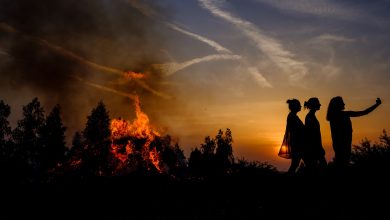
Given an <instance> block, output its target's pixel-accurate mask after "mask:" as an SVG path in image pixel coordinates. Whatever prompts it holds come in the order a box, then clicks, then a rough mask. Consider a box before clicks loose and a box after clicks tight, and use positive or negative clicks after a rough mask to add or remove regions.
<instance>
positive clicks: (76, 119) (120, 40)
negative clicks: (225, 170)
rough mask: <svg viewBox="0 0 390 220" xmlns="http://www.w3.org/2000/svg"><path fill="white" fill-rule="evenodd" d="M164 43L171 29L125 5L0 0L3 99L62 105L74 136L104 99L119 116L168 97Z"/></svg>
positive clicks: (102, 1)
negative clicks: (136, 102) (135, 103)
mask: <svg viewBox="0 0 390 220" xmlns="http://www.w3.org/2000/svg"><path fill="white" fill-rule="evenodd" d="M142 2H143V3H145V4H147V5H148V6H149V7H152V8H153V9H154V10H155V11H159V12H161V11H162V10H161V9H160V8H159V7H158V6H157V5H155V4H152V2H154V1H142ZM161 13H163V12H161ZM163 45H164V30H162V29H161V28H160V27H159V26H158V25H157V24H156V21H155V20H153V19H151V18H148V17H147V16H145V15H143V14H142V13H140V12H139V10H137V9H135V8H133V7H131V5H129V4H128V3H126V1H105V0H56V1H52V0H41V1H30V0H18V1H14V0H0V76H1V80H0V94H1V95H0V99H4V100H6V101H8V102H11V103H12V104H18V105H19V106H15V107H17V108H21V105H25V104H27V103H25V100H32V99H33V98H34V97H38V98H39V99H40V100H41V102H42V103H43V105H44V106H45V110H46V111H50V108H51V107H52V106H53V105H55V104H60V105H61V107H62V110H63V117H64V123H65V125H66V126H68V128H69V129H68V134H67V136H68V137H69V136H71V135H72V132H73V131H74V130H77V129H82V128H83V123H85V118H86V116H87V115H88V114H89V112H90V110H91V109H92V108H93V107H95V105H96V104H97V102H98V101H100V100H103V101H104V102H105V103H106V104H107V106H108V109H109V110H110V111H111V112H112V113H113V114H112V115H111V116H112V117H117V116H119V115H126V114H128V112H130V114H131V112H132V111H131V106H132V103H131V99H130V98H131V97H133V96H134V94H137V95H142V96H141V98H143V99H151V98H153V99H167V98H168V99H169V98H170V96H169V95H167V94H165V93H164V92H163V88H160V85H161V84H160V83H159V80H160V77H161V74H160V73H158V71H157V70H155V69H153V68H152V66H153V64H155V63H161V62H162V60H163V59H164V57H163V56H162V54H163V53H162V52H160V51H161V50H162V49H163ZM126 71H134V74H127V75H126ZM122 72H123V73H122ZM138 73H142V74H144V75H145V77H139V75H137V74H138ZM132 76H134V77H132ZM92 85H93V86H92ZM118 94H121V95H118ZM123 103H126V106H128V107H126V108H123V106H124V105H123ZM147 103H150V101H149V102H147ZM15 110H16V109H15Z"/></svg>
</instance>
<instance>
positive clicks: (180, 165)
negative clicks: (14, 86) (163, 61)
mask: <svg viewBox="0 0 390 220" xmlns="http://www.w3.org/2000/svg"><path fill="white" fill-rule="evenodd" d="M10 114H11V109H10V106H9V105H7V104H6V103H4V101H2V100H1V101H0V120H1V121H0V122H1V127H0V149H1V155H0V161H1V164H0V172H1V176H2V177H3V179H4V181H9V182H11V183H46V182H53V181H54V182H58V181H79V180H87V179H93V178H96V177H115V176H125V175H128V174H130V173H134V172H148V173H152V174H158V173H163V174H168V175H170V176H172V177H175V178H200V179H203V178H211V177H214V176H223V175H229V174H232V173H238V172H240V171H241V170H242V171H243V170H245V169H247V170H253V169H259V170H266V171H267V172H270V173H272V172H276V171H277V170H276V168H275V167H273V166H272V165H269V164H267V163H261V162H257V161H254V162H249V161H246V160H245V159H235V158H234V155H233V137H232V132H231V130H230V129H226V131H225V132H223V131H222V130H219V131H218V133H217V135H216V136H215V138H211V137H210V136H207V137H206V138H205V140H204V143H202V144H201V145H200V147H199V148H198V147H196V148H195V149H193V150H192V152H191V154H190V157H189V158H188V159H187V158H186V157H185V155H184V152H183V150H182V149H181V147H180V146H179V144H178V143H172V138H171V137H170V136H169V135H166V136H156V137H155V139H154V140H153V142H152V143H151V144H150V146H149V148H150V150H152V149H156V151H157V152H158V153H159V156H160V158H159V159H160V161H159V163H160V164H161V166H162V167H164V171H163V172H158V170H157V169H156V167H155V166H153V164H151V161H148V160H145V159H144V158H143V154H145V152H143V151H144V150H143V149H142V147H143V145H144V144H145V141H146V140H145V139H142V138H138V139H137V138H134V137H133V138H131V137H130V140H128V139H125V140H115V144H116V145H119V146H122V149H121V150H122V151H124V150H125V147H124V145H126V143H127V142H128V141H130V142H131V143H132V145H133V146H134V147H135V151H133V152H132V153H131V154H129V155H128V157H129V158H126V162H125V164H120V166H119V163H120V162H119V160H118V158H116V157H115V156H114V154H113V153H112V152H111V144H112V139H111V138H110V137H111V130H110V116H109V111H108V110H107V108H106V106H105V104H104V103H103V102H99V103H98V104H97V106H96V107H95V108H93V109H92V110H91V113H90V115H89V116H87V120H86V123H85V128H84V129H83V130H82V131H78V132H76V133H75V134H74V136H73V140H72V146H70V147H68V146H66V141H65V139H66V137H65V131H66V127H65V126H64V124H63V123H62V118H61V108H60V106H59V105H56V106H54V108H53V109H52V110H51V111H50V112H49V114H47V115H45V112H44V109H43V107H42V106H41V103H40V102H39V100H38V98H34V99H33V100H32V101H31V102H30V103H28V104H27V105H25V106H23V115H22V119H20V120H19V121H18V123H17V126H16V128H14V129H12V128H11V127H10V124H9V122H8V117H9V115H10ZM122 153H123V152H122ZM146 153H147V152H146Z"/></svg>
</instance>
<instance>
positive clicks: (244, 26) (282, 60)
mask: <svg viewBox="0 0 390 220" xmlns="http://www.w3.org/2000/svg"><path fill="white" fill-rule="evenodd" d="M198 1H199V3H200V4H201V6H202V7H203V8H205V9H206V10H208V11H210V12H211V13H212V14H213V15H214V16H216V17H220V18H222V19H223V20H225V21H227V22H229V23H231V24H233V25H234V26H236V28H237V29H239V30H241V31H242V33H243V34H244V35H245V36H247V37H248V38H249V39H251V40H252V41H253V42H254V43H255V45H256V47H257V48H258V49H259V50H260V51H262V52H263V53H264V54H265V55H266V56H267V57H268V58H269V59H270V60H271V61H273V62H274V63H275V64H276V65H277V66H278V67H279V68H281V69H282V70H283V72H285V73H287V74H288V75H289V78H290V82H291V83H293V84H296V83H299V81H300V79H302V77H304V76H305V75H306V74H307V72H308V70H307V68H306V66H305V65H304V63H303V62H301V61H298V60H295V59H294V54H293V53H292V52H290V51H288V50H287V49H285V48H284V47H283V45H282V44H281V43H279V42H278V41H277V40H276V39H273V38H271V37H268V36H266V35H265V34H263V33H262V31H261V30H260V29H259V28H257V27H256V26H255V25H254V24H252V23H251V22H249V21H246V20H243V19H241V18H239V17H236V16H233V15H232V14H231V13H229V12H226V11H224V10H221V9H220V8H219V7H218V6H217V5H216V4H215V3H214V1H212V0H198Z"/></svg>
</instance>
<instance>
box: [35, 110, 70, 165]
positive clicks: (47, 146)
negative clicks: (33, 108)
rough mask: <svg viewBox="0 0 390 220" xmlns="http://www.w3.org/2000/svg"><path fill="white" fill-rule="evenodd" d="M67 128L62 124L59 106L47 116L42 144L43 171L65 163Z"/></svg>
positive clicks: (42, 133)
mask: <svg viewBox="0 0 390 220" xmlns="http://www.w3.org/2000/svg"><path fill="white" fill-rule="evenodd" d="M65 131H66V128H65V127H64V126H63V124H62V120H61V109H60V106H59V105H57V106H55V107H54V108H53V110H52V111H51V112H50V114H49V116H47V118H46V121H45V125H44V126H43V127H42V132H41V137H40V144H41V147H42V149H43V152H42V154H41V158H40V159H41V161H42V162H43V163H44V165H43V169H45V170H47V169H51V168H54V167H55V166H57V165H60V164H62V163H63V162H64V159H65V153H66V151H67V147H66V145H65Z"/></svg>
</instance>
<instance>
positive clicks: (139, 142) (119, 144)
mask: <svg viewBox="0 0 390 220" xmlns="http://www.w3.org/2000/svg"><path fill="white" fill-rule="evenodd" d="M135 113H136V118H135V119H134V121H132V122H130V121H127V120H125V119H121V118H119V119H113V120H112V121H111V153H112V154H113V155H114V156H115V158H116V159H118V160H119V163H118V166H117V168H116V170H117V171H121V170H123V169H135V168H137V167H136V166H140V165H142V166H146V168H147V169H156V170H157V171H158V172H164V168H163V167H162V162H161V156H160V153H159V152H158V151H157V149H156V147H155V146H151V143H152V142H153V141H154V140H155V139H156V137H161V135H160V134H159V132H157V131H156V130H154V129H153V128H152V126H151V124H150V121H149V117H148V116H147V115H146V114H145V113H144V112H142V110H141V107H140V101H139V98H138V96H137V97H136V98H135Z"/></svg>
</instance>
